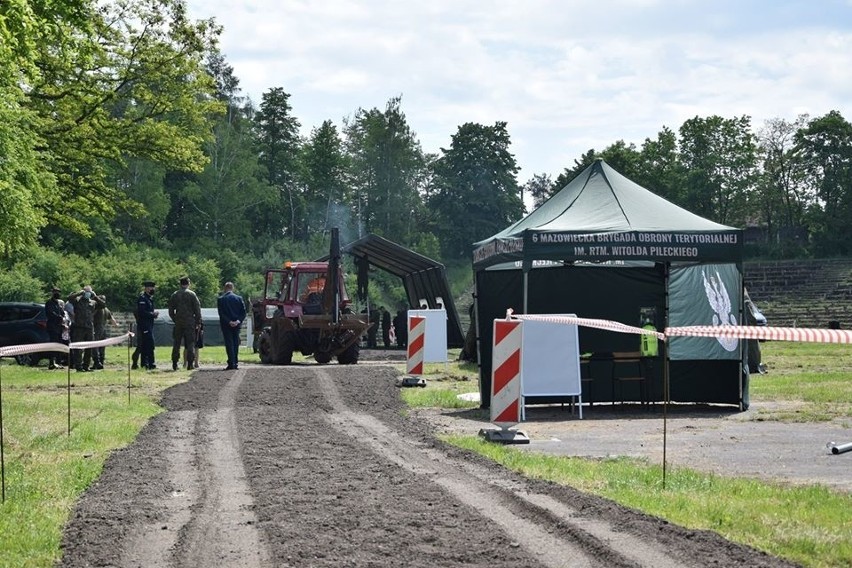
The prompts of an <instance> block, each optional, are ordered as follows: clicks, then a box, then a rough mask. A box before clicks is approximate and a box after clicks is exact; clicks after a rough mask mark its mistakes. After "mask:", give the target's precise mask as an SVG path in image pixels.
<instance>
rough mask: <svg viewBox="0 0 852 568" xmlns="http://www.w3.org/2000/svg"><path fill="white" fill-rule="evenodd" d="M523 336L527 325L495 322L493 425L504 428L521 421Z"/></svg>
mask: <svg viewBox="0 0 852 568" xmlns="http://www.w3.org/2000/svg"><path fill="white" fill-rule="evenodd" d="M522 337H523V322H520V321H513V320H494V348H493V351H492V353H493V355H492V362H493V364H492V370H491V422H492V423H493V424H494V425H495V426H499V427H500V428H503V429H506V428H509V427H510V426H514V425H515V424H517V423H519V422H520V421H521V340H522Z"/></svg>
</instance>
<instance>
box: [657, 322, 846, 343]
mask: <svg viewBox="0 0 852 568" xmlns="http://www.w3.org/2000/svg"><path fill="white" fill-rule="evenodd" d="M666 335H667V336H668V337H677V336H688V337H733V338H738V339H770V340H774V341H801V342H806V343H852V331H849V330H845V329H842V330H841V329H814V328H807V327H765V326H754V325H694V326H686V327H669V328H666Z"/></svg>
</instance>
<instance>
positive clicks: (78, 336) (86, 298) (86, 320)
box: [68, 286, 104, 371]
mask: <svg viewBox="0 0 852 568" xmlns="http://www.w3.org/2000/svg"><path fill="white" fill-rule="evenodd" d="M68 302H69V303H70V304H71V305H72V306H73V307H74V324H73V326H72V327H71V342H72V343H75V342H78V341H94V339H95V308H96V307H97V306H98V305H100V304H103V303H104V302H102V301H101V299H100V298H98V297H97V295H95V293H94V292H93V291H92V287H91V286H85V287H84V288H83V289H82V290H80V291H79V292H75V293H73V294H71V295H70V296H68ZM80 351H81V350H80V349H73V350H72V351H71V353H72V358H73V361H74V369H76V370H77V371H90V370H91V368H90V365H91V364H92V349H83V350H82V351H83V352H82V353H81V352H80ZM81 358H82V361H81Z"/></svg>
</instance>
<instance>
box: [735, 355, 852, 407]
mask: <svg viewBox="0 0 852 568" xmlns="http://www.w3.org/2000/svg"><path fill="white" fill-rule="evenodd" d="M761 358H762V360H763V362H764V363H765V364H766V366H767V368H768V371H769V372H768V373H767V374H765V375H752V376H751V381H750V384H749V392H750V394H751V400H752V404H753V405H754V406H756V407H757V408H758V412H757V419H758V420H778V421H784V422H824V421H829V420H835V419H846V418H852V380H850V375H849V372H848V369H849V368H850V367H852V346H849V345H832V344H824V343H793V342H786V341H767V342H765V343H761ZM761 401H765V402H778V401H785V402H790V403H794V404H791V405H789V406H790V407H789V408H780V409H775V408H773V409H770V410H762V409H760V402H761Z"/></svg>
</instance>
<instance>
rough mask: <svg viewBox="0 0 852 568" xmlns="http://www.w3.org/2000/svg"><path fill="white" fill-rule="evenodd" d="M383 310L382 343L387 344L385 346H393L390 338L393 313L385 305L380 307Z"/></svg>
mask: <svg viewBox="0 0 852 568" xmlns="http://www.w3.org/2000/svg"><path fill="white" fill-rule="evenodd" d="M379 310H381V312H382V343H384V344H385V348H388V347H390V346H391V340H390V328H391V315H390V312H389V311H387V310H386V309H385V307H384V306H382V307H381V308H379Z"/></svg>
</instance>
